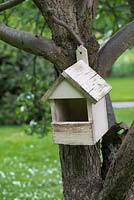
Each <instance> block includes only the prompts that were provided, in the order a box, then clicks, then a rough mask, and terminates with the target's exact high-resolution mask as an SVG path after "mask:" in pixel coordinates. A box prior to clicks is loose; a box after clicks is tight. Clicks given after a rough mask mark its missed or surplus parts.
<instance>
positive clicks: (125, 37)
mask: <svg viewBox="0 0 134 200" xmlns="http://www.w3.org/2000/svg"><path fill="white" fill-rule="evenodd" d="M133 44H134V22H130V23H129V24H127V25H126V26H125V27H124V28H122V29H121V30H119V31H118V32H117V33H116V34H115V35H113V37H112V38H111V39H110V40H109V41H108V42H107V43H106V44H105V45H104V46H103V47H102V48H101V49H100V51H99V55H98V67H97V70H98V72H99V74H100V75H101V76H105V75H106V72H107V71H108V70H109V69H110V68H111V66H112V64H113V63H114V62H115V61H116V60H117V58H118V57H119V56H120V55H121V54H122V53H123V52H124V51H125V50H127V49H128V47H129V46H131V45H133Z"/></svg>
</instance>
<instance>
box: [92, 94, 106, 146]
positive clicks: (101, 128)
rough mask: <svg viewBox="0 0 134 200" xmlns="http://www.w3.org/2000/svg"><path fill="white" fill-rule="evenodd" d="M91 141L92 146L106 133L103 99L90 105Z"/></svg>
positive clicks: (104, 101)
mask: <svg viewBox="0 0 134 200" xmlns="http://www.w3.org/2000/svg"><path fill="white" fill-rule="evenodd" d="M92 117H93V139H94V144H95V143H96V142H98V140H100V139H101V137H102V136H103V135H104V134H105V133H106V132H107V131H108V119H107V109H106V100H105V97H103V98H102V99H101V100H100V101H98V102H97V103H96V104H92Z"/></svg>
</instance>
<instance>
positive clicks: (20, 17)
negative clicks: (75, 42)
mask: <svg viewBox="0 0 134 200" xmlns="http://www.w3.org/2000/svg"><path fill="white" fill-rule="evenodd" d="M1 2H3V0H0V3H1ZM129 20H130V13H129V9H128V5H127V2H126V1H125V0H116V1H108V0H100V1H99V5H98V9H97V14H96V19H95V20H94V24H93V31H94V34H95V35H96V37H97V39H98V40H99V41H100V42H102V41H103V42H104V41H105V40H107V39H108V38H109V37H110V36H111V35H112V34H114V33H115V32H116V31H117V30H118V29H119V28H121V27H122V26H124V25H125V24H126V23H127V22H129ZM0 23H5V24H6V25H8V26H10V27H13V28H17V29H18V30H23V31H26V32H32V33H34V34H37V35H42V36H45V37H47V38H51V37H52V36H51V31H50V29H49V27H48V25H47V23H46V22H45V19H44V18H43V17H42V16H41V15H40V12H39V10H38V8H37V7H36V6H35V5H34V3H33V1H30V0H27V1H25V2H23V3H22V4H21V5H18V6H16V7H14V8H12V9H9V10H6V11H4V12H1V13H0ZM120 63H121V61H120ZM121 65H122V64H120V66H121ZM119 68H120V67H114V68H113V71H112V73H113V75H115V74H119V72H118V71H117V69H119ZM125 73H126V72H125V70H124V74H125ZM55 76H56V75H55V70H54V68H53V66H52V64H50V63H49V62H47V61H46V60H44V59H42V58H39V57H36V56H34V55H30V54H27V53H25V52H23V51H20V50H17V49H16V48H14V47H11V46H9V45H7V44H5V43H3V42H1V41H0V104H1V109H0V125H2V124H21V123H29V124H30V126H29V127H28V129H27V132H28V133H29V134H33V133H39V134H44V133H45V132H46V128H47V127H49V126H48V124H49V121H50V108H49V106H48V104H46V105H43V104H41V102H40V99H41V97H42V95H43V94H44V92H45V91H46V90H47V89H48V88H49V87H50V85H51V84H52V82H53V81H54V79H55ZM16 100H17V101H16Z"/></svg>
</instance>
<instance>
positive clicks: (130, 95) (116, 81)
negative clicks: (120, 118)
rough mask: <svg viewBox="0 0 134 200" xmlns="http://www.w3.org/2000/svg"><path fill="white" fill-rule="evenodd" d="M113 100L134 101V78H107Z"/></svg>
mask: <svg viewBox="0 0 134 200" xmlns="http://www.w3.org/2000/svg"><path fill="white" fill-rule="evenodd" d="M107 82H108V83H109V84H111V85H112V91H111V92H110V95H111V99H112V101H134V78H107Z"/></svg>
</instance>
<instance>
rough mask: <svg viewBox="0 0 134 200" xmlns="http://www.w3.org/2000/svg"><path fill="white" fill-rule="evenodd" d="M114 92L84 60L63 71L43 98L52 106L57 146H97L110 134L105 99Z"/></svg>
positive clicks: (54, 138) (54, 135)
mask: <svg viewBox="0 0 134 200" xmlns="http://www.w3.org/2000/svg"><path fill="white" fill-rule="evenodd" d="M84 49H85V48H84ZM81 56H82V55H80V57H81ZM77 58H78V56H77ZM111 89H112V88H111V86H110V85H109V84H108V83H106V81H105V80H104V79H103V78H101V77H100V76H99V75H98V74H97V73H96V72H95V71H94V70H93V69H92V68H91V67H90V66H89V65H88V64H87V63H85V62H84V61H83V60H79V61H78V62H76V63H75V64H74V65H72V66H71V67H69V68H67V69H66V70H64V71H63V73H62V74H61V76H60V77H59V78H58V79H57V80H56V81H55V83H54V85H53V86H52V88H51V89H50V90H48V91H47V92H46V94H45V95H44V97H43V101H46V100H47V99H49V100H50V104H51V113H52V127H53V141H54V143H56V144H67V145H94V144H95V143H96V142H98V141H99V140H100V139H101V137H102V136H103V135H104V134H105V133H106V132H107V130H108V120H107V110H106V102H105V95H106V94H107V93H109V91H110V90H111Z"/></svg>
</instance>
